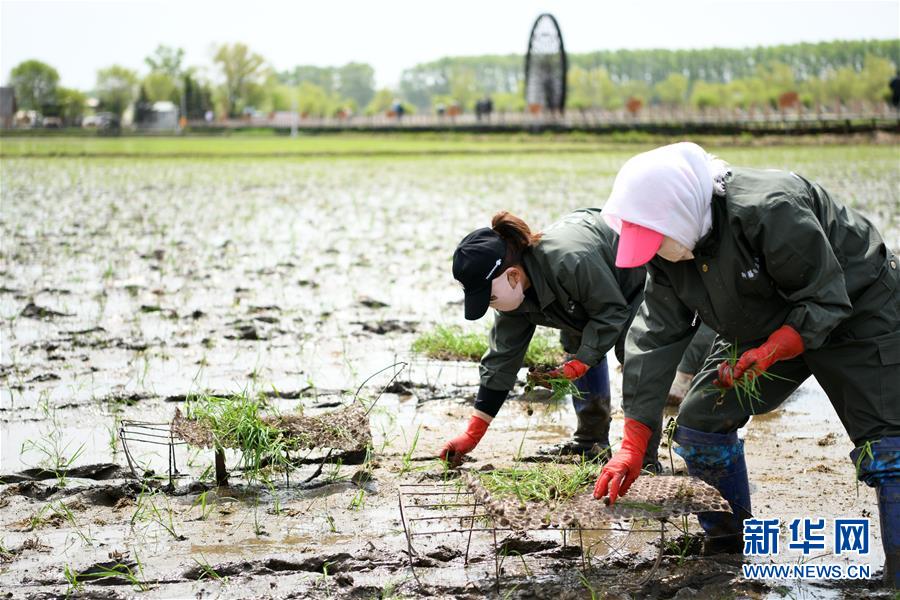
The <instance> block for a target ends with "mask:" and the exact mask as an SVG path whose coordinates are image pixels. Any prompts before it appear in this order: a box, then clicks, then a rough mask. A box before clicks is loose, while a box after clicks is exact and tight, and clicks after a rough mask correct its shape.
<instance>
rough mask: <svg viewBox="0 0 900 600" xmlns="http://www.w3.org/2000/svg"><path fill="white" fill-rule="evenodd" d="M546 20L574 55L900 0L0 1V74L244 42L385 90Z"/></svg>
mask: <svg viewBox="0 0 900 600" xmlns="http://www.w3.org/2000/svg"><path fill="white" fill-rule="evenodd" d="M545 11H547V12H551V13H553V14H554V15H555V16H556V18H557V20H558V21H559V24H560V29H561V30H562V34H563V39H564V41H565V44H566V48H567V50H569V51H570V52H587V51H591V50H613V49H619V48H707V47H711V46H722V47H746V46H758V45H772V44H788V43H794V42H816V41H822V40H834V39H897V38H898V37H900V0H886V1H867V0H860V1H848V0H844V1H832V2H823V1H819V0H793V1H788V2H763V1H746V0H716V1H710V0H707V1H698V0H659V1H650V0H643V1H642V0H628V1H626V0H617V1H616V0H603V1H600V0H578V1H576V0H571V1H570V0H557V1H550V0H543V1H541V0H442V1H440V2H437V1H432V0H390V1H383V2H379V1H373V0H369V1H362V0H343V1H329V0H317V1H315V2H309V1H305V0H288V1H284V2H274V1H271V0H252V1H250V0H247V1H243V2H235V1H231V0H218V1H214V2H213V1H207V0H180V1H169V0H152V1H148V0H134V1H129V0H115V1H112V0H111V1H103V2H96V1H94V2H85V1H81V0H69V1H54V2H49V1H43V0H31V1H22V0H17V1H12V0H0V78H2V81H4V82H6V81H7V80H8V78H9V71H10V69H11V68H12V67H13V66H15V65H16V64H18V63H19V62H21V61H23V60H27V59H31V58H35V59H38V60H42V61H44V62H46V63H49V64H50V65H52V66H54V67H55V68H56V69H57V70H58V71H59V73H60V76H61V79H62V84H63V85H65V86H69V87H75V88H79V89H85V90H87V89H90V88H92V87H93V85H94V82H95V75H96V71H97V69H98V68H101V67H105V66H108V65H110V64H113V63H118V64H121V65H124V66H127V67H130V68H132V69H136V70H138V71H139V72H141V73H144V72H145V71H146V66H145V65H144V62H143V59H144V57H145V56H147V55H148V54H150V53H151V52H152V51H153V50H154V49H155V48H156V46H157V45H158V44H167V45H170V46H176V47H181V48H184V49H185V50H186V64H188V65H200V66H205V67H209V66H210V65H211V54H212V52H211V48H212V47H213V45H214V44H218V43H222V42H236V41H241V42H244V43H246V44H248V45H249V46H250V48H251V49H252V50H254V51H256V52H258V53H259V54H261V55H263V56H264V57H265V58H266V59H267V60H268V61H269V63H270V64H271V65H272V66H273V67H275V68H276V69H278V70H284V69H289V68H291V67H293V66H295V65H298V64H312V65H319V66H327V65H341V64H344V63H347V62H350V61H360V62H367V63H369V64H371V65H372V66H373V67H374V68H375V76H376V80H377V83H378V85H379V86H391V85H394V84H396V83H397V81H398V80H399V78H400V73H401V72H402V71H403V69H404V68H407V67H411V66H413V65H414V64H416V63H419V62H425V61H430V60H434V59H437V58H440V57H442V56H460V55H473V54H507V53H522V54H524V52H525V50H526V48H527V41H528V34H529V32H530V29H531V25H532V23H533V21H534V19H535V18H536V17H537V16H538V15H539V14H540V13H541V12H545ZM213 74H214V73H212V72H210V75H213Z"/></svg>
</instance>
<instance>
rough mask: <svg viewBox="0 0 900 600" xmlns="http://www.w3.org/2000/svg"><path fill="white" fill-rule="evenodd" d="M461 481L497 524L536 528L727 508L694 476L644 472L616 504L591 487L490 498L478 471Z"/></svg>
mask: <svg viewBox="0 0 900 600" xmlns="http://www.w3.org/2000/svg"><path fill="white" fill-rule="evenodd" d="M465 482H466V486H467V487H468V489H469V490H470V491H471V492H472V493H473V494H474V496H475V499H476V500H477V501H478V503H480V504H483V505H484V508H485V511H486V513H487V514H488V515H489V516H490V517H492V519H493V521H494V524H495V525H497V526H499V527H509V528H511V529H515V530H519V531H526V530H534V529H554V528H559V529H599V528H603V527H608V526H609V523H610V522H611V521H620V520H626V519H668V518H671V517H677V516H681V515H687V514H694V513H699V512H708V511H713V512H731V507H729V506H728V503H727V502H726V501H725V500H724V499H723V498H722V496H721V494H719V492H718V491H716V489H715V488H713V487H712V486H711V485H709V484H707V483H705V482H703V481H701V480H700V479H697V478H696V477H680V476H643V477H639V478H638V479H637V480H636V481H635V482H634V483H633V484H632V485H631V488H629V490H628V493H627V494H626V495H625V496H622V497H620V498H619V499H618V500H617V501H616V503H615V505H613V506H608V505H607V503H606V502H604V501H602V500H596V499H595V498H594V497H593V488H592V487H588V488H587V489H585V491H584V492H581V493H579V494H578V495H576V496H574V497H572V498H569V499H567V500H562V501H558V502H539V501H526V502H522V501H521V500H519V499H518V498H516V497H514V496H506V495H504V496H502V497H494V496H493V495H492V494H491V492H490V491H489V490H488V489H486V488H485V487H484V485H483V484H482V482H481V480H480V478H479V477H478V476H477V475H473V474H471V473H467V474H466V475H465Z"/></svg>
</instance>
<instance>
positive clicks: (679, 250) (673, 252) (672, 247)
mask: <svg viewBox="0 0 900 600" xmlns="http://www.w3.org/2000/svg"><path fill="white" fill-rule="evenodd" d="M656 254H657V255H659V256H660V257H661V258H664V259H666V260H667V261H669V262H679V261H682V260H691V259H693V258H694V253H693V252H691V251H690V250H688V249H687V248H685V247H684V246H683V245H681V244H680V243H679V242H676V241H675V240H673V239H672V238H670V237H669V236H665V237H664V238H663V241H662V244H661V245H660V246H659V250H657V251H656Z"/></svg>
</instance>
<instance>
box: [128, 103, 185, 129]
mask: <svg viewBox="0 0 900 600" xmlns="http://www.w3.org/2000/svg"><path fill="white" fill-rule="evenodd" d="M137 125H138V126H139V127H140V128H141V129H158V130H175V129H178V107H177V106H175V103H174V102H169V101H168V100H163V101H160V102H154V103H153V105H152V106H151V107H150V111H149V112H148V113H147V114H146V115H145V117H144V120H143V121H141V122H140V123H138V124H137Z"/></svg>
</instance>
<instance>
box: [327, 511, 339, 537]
mask: <svg viewBox="0 0 900 600" xmlns="http://www.w3.org/2000/svg"><path fill="white" fill-rule="evenodd" d="M325 522H326V523H328V531H330V532H331V533H337V527H335V526H334V517H332V516H331V515H330V514H329V513H325Z"/></svg>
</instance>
